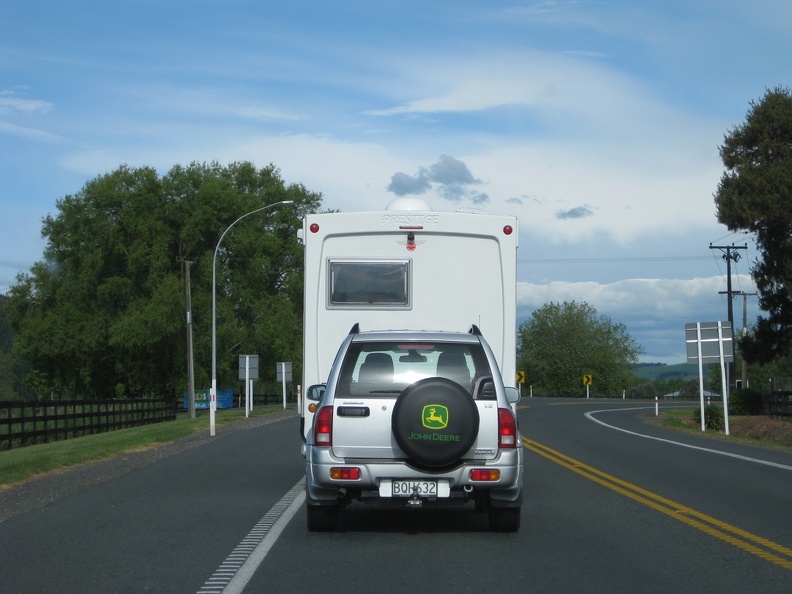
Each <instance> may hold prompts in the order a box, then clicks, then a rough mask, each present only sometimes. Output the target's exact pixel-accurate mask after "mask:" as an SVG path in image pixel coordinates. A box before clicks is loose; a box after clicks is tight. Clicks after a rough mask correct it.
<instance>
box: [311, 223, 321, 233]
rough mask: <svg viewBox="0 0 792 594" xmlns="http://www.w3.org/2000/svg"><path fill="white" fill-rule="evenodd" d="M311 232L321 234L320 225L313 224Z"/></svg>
mask: <svg viewBox="0 0 792 594" xmlns="http://www.w3.org/2000/svg"><path fill="white" fill-rule="evenodd" d="M310 230H311V233H319V225H317V224H316V223H311V226H310Z"/></svg>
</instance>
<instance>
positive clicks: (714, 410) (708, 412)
mask: <svg viewBox="0 0 792 594" xmlns="http://www.w3.org/2000/svg"><path fill="white" fill-rule="evenodd" d="M693 419H694V420H695V421H696V423H697V424H699V425H700V424H701V409H700V408H696V409H695V410H694V411H693ZM704 428H705V429H710V430H712V431H720V430H721V429H723V410H722V409H721V408H720V407H719V406H716V405H714V404H708V405H707V406H705V407H704Z"/></svg>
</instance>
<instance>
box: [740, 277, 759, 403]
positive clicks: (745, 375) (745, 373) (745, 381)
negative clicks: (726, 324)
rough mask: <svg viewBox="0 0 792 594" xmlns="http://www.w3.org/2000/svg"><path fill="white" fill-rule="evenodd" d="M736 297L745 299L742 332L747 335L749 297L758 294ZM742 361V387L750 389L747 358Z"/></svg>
mask: <svg viewBox="0 0 792 594" xmlns="http://www.w3.org/2000/svg"><path fill="white" fill-rule="evenodd" d="M735 295H742V298H743V325H742V331H743V334H745V332H746V329H747V328H748V297H753V296H756V295H757V294H756V293H743V292H736V293H735ZM740 359H741V360H742V374H741V378H740V379H741V382H740V386H741V387H742V388H743V389H745V388H748V387H749V386H748V363H746V362H745V357H742V356H741V357H740Z"/></svg>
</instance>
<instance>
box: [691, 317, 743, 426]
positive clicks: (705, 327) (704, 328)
mask: <svg viewBox="0 0 792 594" xmlns="http://www.w3.org/2000/svg"><path fill="white" fill-rule="evenodd" d="M685 343H686V345H687V360H688V363H698V368H699V394H700V395H701V430H702V431H704V430H705V419H704V365H705V364H707V365H709V364H711V363H719V364H720V368H721V390H722V392H723V421H724V430H725V432H726V435H728V434H729V406H728V403H727V399H728V395H727V392H728V391H727V389H726V388H727V386H728V384H727V383H726V381H727V380H726V363H731V362H732V361H734V339H733V338H732V326H731V322H695V323H693V324H685Z"/></svg>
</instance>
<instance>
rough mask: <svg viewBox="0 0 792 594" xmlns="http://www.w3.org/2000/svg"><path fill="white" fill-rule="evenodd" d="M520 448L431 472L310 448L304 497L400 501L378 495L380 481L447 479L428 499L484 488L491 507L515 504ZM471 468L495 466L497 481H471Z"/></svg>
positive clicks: (520, 478)
mask: <svg viewBox="0 0 792 594" xmlns="http://www.w3.org/2000/svg"><path fill="white" fill-rule="evenodd" d="M522 458H523V455H522V448H519V447H518V448H515V449H505V450H500V452H499V454H498V455H497V456H496V457H495V458H493V459H491V460H479V461H476V460H466V461H463V462H462V463H461V464H460V465H459V466H457V467H455V468H452V469H447V470H443V471H437V472H431V471H427V470H421V469H418V468H415V467H413V466H410V465H408V464H407V463H406V461H404V460H370V459H366V460H357V459H356V460H350V459H342V458H336V457H335V456H333V455H332V452H331V451H330V449H329V448H324V447H321V448H320V447H311V446H309V447H308V449H307V455H306V477H307V481H306V489H307V492H308V493H307V494H308V499H309V502H310V503H311V504H314V505H321V504H325V505H332V504H335V503H337V502H338V500H339V496H340V493H349V492H355V493H359V494H360V498H361V499H365V500H372V499H380V500H383V501H384V500H386V499H387V500H391V499H395V500H399V499H401V500H403V498H380V497H379V488H380V483H381V482H382V480H385V479H392V480H405V479H406V480H437V481H447V482H448V485H449V487H450V496H449V497H440V498H431V499H430V500H432V501H434V500H436V501H438V502H441V503H442V502H444V501H448V500H453V499H456V498H459V497H464V498H466V499H467V498H469V496H470V494H471V493H473V492H480V491H486V492H487V494H488V495H489V499H490V503H491V505H492V506H493V507H513V506H519V505H520V504H521V502H522V482H523V463H522V462H523V460H522ZM331 468H332V469H339V468H341V469H350V468H357V469H359V470H360V479H358V480H340V479H332V478H330V469H331ZM475 468H484V469H497V470H499V471H500V478H499V479H498V480H497V481H474V480H472V479H471V478H470V471H471V470H472V469H475Z"/></svg>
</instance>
